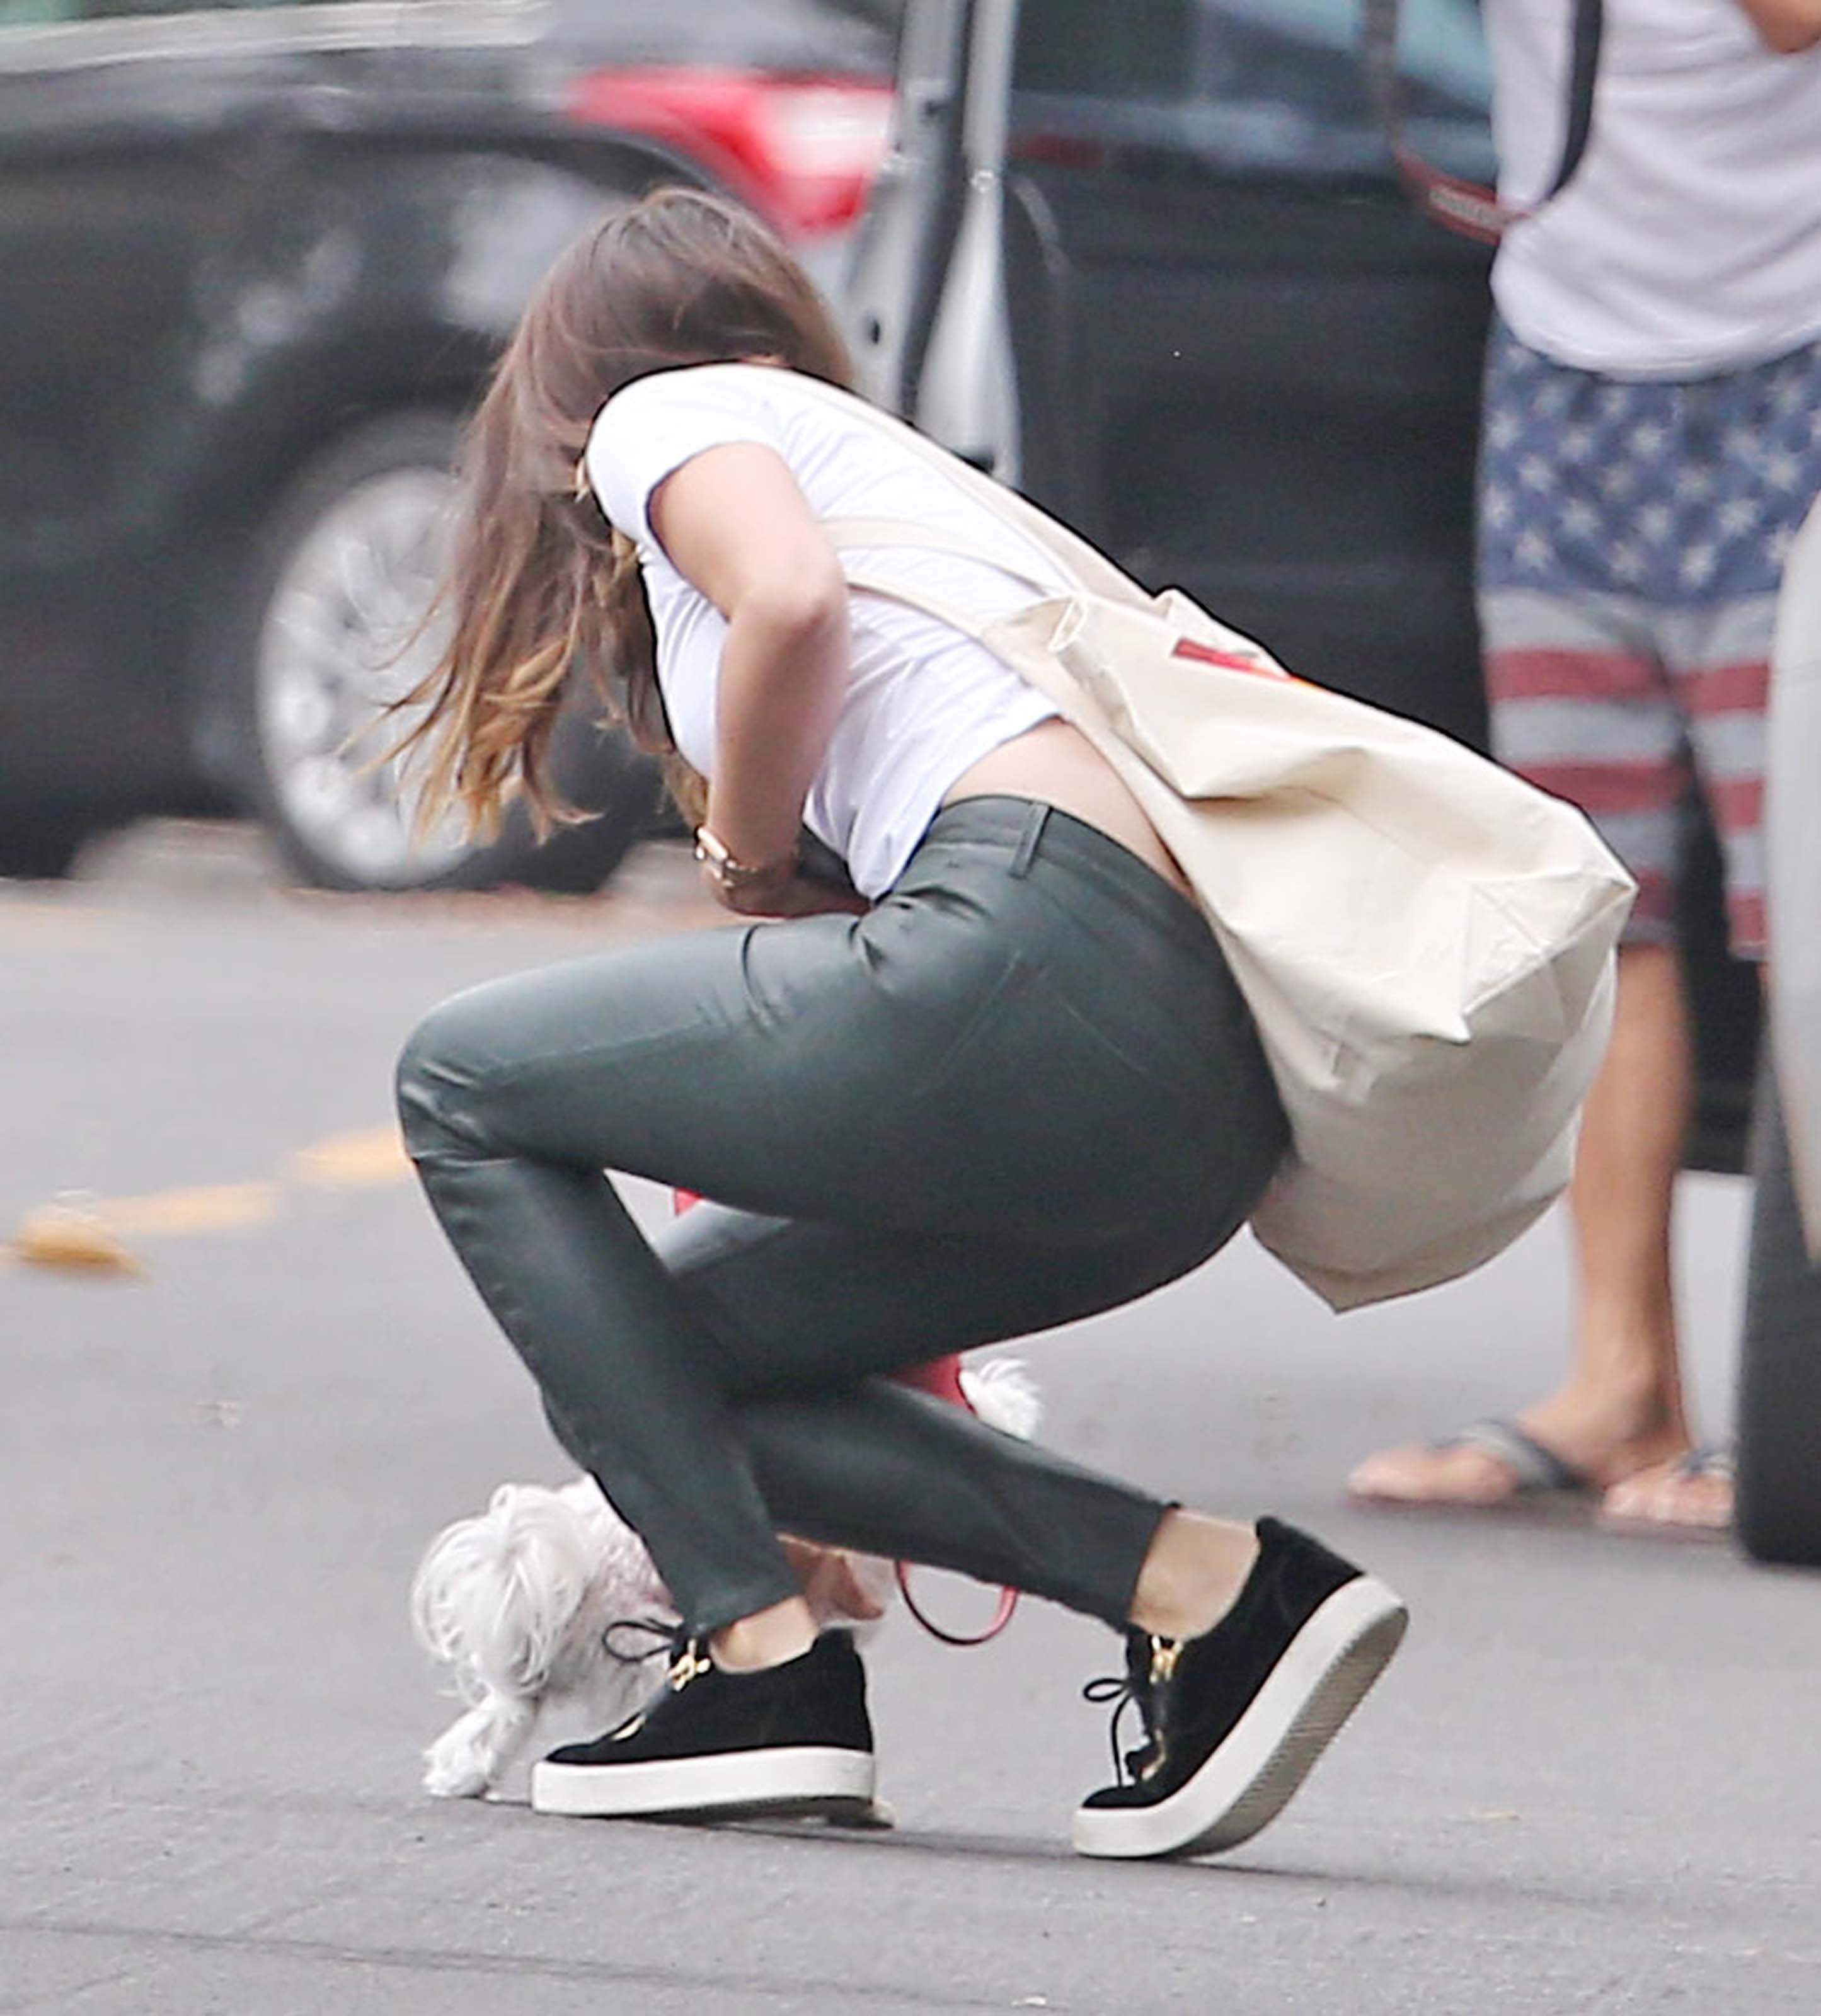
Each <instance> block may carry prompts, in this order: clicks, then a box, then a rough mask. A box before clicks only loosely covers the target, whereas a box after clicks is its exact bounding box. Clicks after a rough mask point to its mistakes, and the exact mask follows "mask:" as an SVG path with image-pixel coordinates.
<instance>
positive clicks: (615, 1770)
mask: <svg viewBox="0 0 1821 2016" xmlns="http://www.w3.org/2000/svg"><path fill="white" fill-rule="evenodd" d="M873 1781H874V1766H873V1732H872V1723H871V1720H870V1719H868V1717H867V1712H866V1675H865V1672H864V1669H863V1668H862V1667H861V1665H860V1654H858V1653H857V1652H856V1651H855V1650H854V1648H853V1639H852V1638H851V1637H850V1636H849V1635H848V1633H846V1632H845V1631H824V1633H822V1635H821V1636H820V1637H819V1638H818V1639H817V1640H816V1642H815V1643H814V1644H813V1646H811V1647H810V1650H809V1651H806V1652H805V1653H803V1654H802V1655H801V1656H800V1657H799V1658H795V1659H791V1660H787V1661H785V1663H784V1665H781V1666H767V1667H765V1668H763V1669H761V1670H759V1671H758V1672H725V1671H723V1669H721V1668H720V1667H719V1666H717V1665H716V1664H715V1663H714V1661H713V1660H712V1659H711V1658H709V1652H708V1647H707V1644H706V1643H705V1641H704V1640H701V1639H699V1638H685V1639H683V1640H680V1643H679V1646H678V1649H677V1654H676V1658H675V1660H674V1661H673V1663H672V1665H671V1668H670V1671H669V1674H668V1675H667V1676H666V1677H665V1682H664V1684H663V1686H662V1687H661V1688H660V1689H659V1690H658V1692H657V1694H655V1695H654V1696H653V1697H652V1698H651V1700H650V1701H647V1703H646V1705H644V1708H641V1709H640V1711H639V1712H638V1713H637V1714H636V1715H633V1716H632V1717H631V1718H630V1719H629V1720H628V1721H626V1722H623V1723H621V1724H620V1726H619V1727H618V1729H614V1730H609V1731H608V1733H607V1734H606V1735H605V1736H602V1737H597V1739H596V1740H595V1741H593V1742H592V1743H572V1744H568V1745H567V1746H566V1747H565V1748H563V1749H561V1750H554V1751H551V1752H550V1755H549V1756H548V1757H546V1759H544V1760H543V1762H542V1763H540V1764H537V1765H534V1766H532V1774H531V1802H532V1805H533V1806H534V1807H535V1808H536V1809H537V1810H538V1812H539V1813H576V1814H586V1815H589V1816H592V1817H595V1818H599V1819H608V1818H612V1817H616V1816H618V1817H622V1818H631V1817H633V1816H638V1815H647V1816H656V1815H659V1814H665V1815H669V1816H677V1815H683V1814H696V1815H710V1814H722V1815H731V1814H736V1813H828V1814H847V1813H853V1814H860V1813H865V1812H867V1811H868V1810H870V1809H871V1805H872V1797H873Z"/></svg>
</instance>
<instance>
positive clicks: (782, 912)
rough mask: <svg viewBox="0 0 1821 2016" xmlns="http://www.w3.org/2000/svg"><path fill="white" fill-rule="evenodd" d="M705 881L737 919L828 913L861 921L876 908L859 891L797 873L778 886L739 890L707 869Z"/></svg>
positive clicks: (749, 886) (765, 884) (769, 884)
mask: <svg viewBox="0 0 1821 2016" xmlns="http://www.w3.org/2000/svg"><path fill="white" fill-rule="evenodd" d="M702 880H704V881H705V882H706V883H707V884H708V886H709V891H710V892H711V893H712V895H713V896H714V898H715V901H716V902H717V903H719V905H721V907H722V909H724V910H731V911H732V912H733V913H734V916H737V917H816V916H822V915H824V913H828V912H838V913H844V914H846V915H847V916H856V917H857V916H863V915H864V913H866V912H867V911H868V910H870V909H871V908H872V905H871V904H870V903H869V902H867V899H866V898H865V897H864V896H863V895H860V892H859V891H857V890H855V889H843V888H841V887H838V885H837V884H835V883H832V882H822V881H818V880H817V879H816V878H815V877H813V876H809V875H802V874H799V873H797V872H796V871H795V869H792V870H791V871H790V873H788V874H784V875H781V876H780V877H778V879H777V881H775V882H771V881H765V882H758V883H752V882H749V883H748V884H745V886H744V887H737V888H736V887H729V886H728V885H727V884H726V883H724V882H721V881H719V880H716V877H715V876H714V875H713V874H712V873H710V872H709V870H707V869H704V871H703V874H702Z"/></svg>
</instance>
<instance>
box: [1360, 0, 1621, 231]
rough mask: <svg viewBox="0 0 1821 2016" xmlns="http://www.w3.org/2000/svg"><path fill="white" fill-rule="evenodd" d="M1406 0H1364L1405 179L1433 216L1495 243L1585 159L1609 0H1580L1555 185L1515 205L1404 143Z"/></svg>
mask: <svg viewBox="0 0 1821 2016" xmlns="http://www.w3.org/2000/svg"><path fill="white" fill-rule="evenodd" d="M1398 7H1399V0H1361V19H1360V55H1361V61H1362V63H1364V65H1365V76H1366V88H1367V90H1368V93H1369V94H1370V95H1371V98H1372V106H1373V110H1375V111H1376V113H1377V114H1378V117H1379V125H1380V126H1381V127H1382V128H1383V129H1384V134H1385V139H1386V142H1388V143H1389V145H1390V149H1391V157H1392V159H1393V160H1394V161H1395V162H1396V163H1397V172H1398V174H1399V175H1401V177H1402V178H1403V180H1404V186H1405V189H1406V190H1407V191H1408V193H1409V195H1410V197H1411V200H1412V202H1414V203H1415V205H1416V207H1418V209H1419V210H1420V211H1422V212H1423V214H1424V215H1425V216H1426V217H1430V218H1433V219H1434V221H1436V222H1437V224H1441V225H1445V226H1446V227H1447V228H1448V229H1449V230H1450V231H1455V232H1459V233H1460V234H1461V235H1462V236H1463V237H1467V238H1474V239H1479V240H1480V243H1483V244H1488V245H1495V244H1496V243H1498V239H1500V237H1501V236H1502V235H1503V233H1504V232H1505V227H1506V226H1507V225H1510V224H1513V223H1514V222H1516V221H1517V220H1518V219H1519V218H1525V217H1534V215H1535V214H1536V213H1537V211H1538V210H1540V209H1541V208H1542V205H1543V204H1544V203H1547V202H1549V200H1550V199H1551V198H1552V197H1553V196H1560V194H1561V193H1562V192H1563V189H1566V188H1567V186H1568V184H1569V183H1570V181H1572V180H1573V178H1574V172H1575V171H1576V170H1577V169H1578V167H1580V165H1581V157H1582V156H1583V155H1584V154H1585V153H1586V152H1587V143H1588V139H1590V138H1591V136H1592V131H1593V93H1594V85H1595V82H1596V79H1597V78H1598V76H1599V49H1600V43H1601V41H1602V39H1603V36H1604V34H1605V29H1606V7H1605V0H1574V20H1573V23H1572V27H1571V30H1570V43H1569V63H1568V83H1567V122H1566V124H1565V125H1564V128H1563V136H1562V158H1561V160H1560V164H1559V165H1558V166H1557V167H1556V173H1555V176H1554V178H1553V179H1552V181H1551V182H1550V184H1549V188H1548V189H1547V190H1546V191H1545V193H1544V194H1543V195H1542V196H1541V197H1540V198H1539V199H1538V201H1537V202H1536V203H1531V204H1529V205H1527V206H1526V207H1524V208H1522V209H1514V208H1513V207H1511V206H1509V205H1508V204H1505V203H1501V202H1500V201H1499V200H1498V192H1497V191H1496V190H1494V189H1488V188H1487V187H1486V185H1484V183H1482V182H1468V181H1466V179H1465V178H1463V177H1462V176H1459V175H1448V174H1445V173H1444V171H1442V170H1441V169H1440V168H1437V167H1432V166H1431V165H1430V164H1429V163H1428V162H1427V161H1426V160H1423V158H1422V157H1421V156H1420V155H1419V154H1415V153H1412V151H1411V150H1410V149H1409V148H1408V147H1407V146H1405V144H1404V113H1403V81H1402V78H1401V76H1400V74H1399V72H1398V68H1397V15H1398Z"/></svg>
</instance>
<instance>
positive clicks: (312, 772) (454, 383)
mask: <svg viewBox="0 0 1821 2016" xmlns="http://www.w3.org/2000/svg"><path fill="white" fill-rule="evenodd" d="M897 11H898V9H897V5H896V0H738V4H727V0H300V4H288V5H243V4H236V0H215V4H210V0H0V329H3V330H4V332H5V340H4V342H3V343H0V873H8V872H12V873H25V872H38V873H52V872H55V871H56V870H57V869H59V868H60V867H61V866H63V864H64V863H65V862H67V859H68V857H69V855H70V853H71V851H72V850H73V849H74V847H75V845H76V844H77V843H78V841H80V840H81V838H82V837H83V836H84V835H85V833H88V831H90V830H92V829H93V828H94V827H95V826H97V825H99V824H103V823H107V822H109V821H110V820H113V819H119V818H121V817H124V816H126V815H130V814H132V813H134V812H139V811H142V810H147V809H154V808H171V809H181V808H254V809H255V810H256V811H258V812H259V813H260V814H261V815H262V816H263V817H265V819H267V820H268V821H269V823H270V825H271V826H272V830H273V831H274V832H275V833H276V834H277V836H278V837H279V839H280V841H282V843H283V845H284V847H285V848H286V850H287V852H288V854H289V855H290V858H291V859H292V861H293V862H294V864H295V865H296V866H297V868H298V869H300V870H301V872H302V873H304V874H305V875H306V876H308V877H311V878H312V879H314V880H317V881H319V882H322V883H324V884H330V885H336V886H342V887H396V886H413V885H417V886H421V885H424V884H435V883H445V884H449V883H478V882H484V881H489V880H498V879H500V878H502V877H528V878H531V879H533V880H539V881H540V882H543V883H544V884H546V885H553V886H562V887H593V885H594V884H595V883H596V882H597V881H598V880H600V877H601V876H602V874H604V873H605V872H606V871H607V870H608V869H609V868H610V867H611V866H612V865H613V863H614V862H615V861H616V860H617V859H618V857H619V855H620V854H621V853H622V851H623V850H624V848H626V845H627V844H628V842H629V840H630V838H631V837H633V835H634V834H635V833H636V831H637V830H639V829H640V826H641V824H642V823H643V822H644V819H646V818H647V815H648V813H649V811H650V808H651V802H652V799H653V790H652V784H651V776H650V774H649V772H648V769H647V767H646V766H645V765H643V764H642V763H640V762H639V761H636V759H634V758H632V757H631V755H630V754H629V752H628V751H627V750H626V748H625V747H624V746H623V745H622V743H620V742H619V741H618V740H616V739H615V738H612V737H605V736H601V735H600V733H598V732H597V730H596V729H594V728H593V726H592V725H591V724H590V722H588V721H587V720H586V718H582V717H580V716H578V718H576V720H575V721H574V722H572V723H571V724H569V725H568V730H567V732H566V734H565V737H564V741H563V743H562V745H561V750H560V753H559V769H560V772H561V774H562V776H563V777H564V781H565V782H566V783H567V784H568V787H569V788H570V789H571V790H572V793H573V794H575V795H576V796H577V797H579V800H580V801H582V803H584V804H586V805H590V806H593V807H595V808H599V809H600V810H601V812H602V814H603V815H602V816H601V817H600V818H599V819H596V820H594V821H593V822H592V823H590V824H588V825H586V826H582V827H579V828H576V829H574V830H571V831H568V832H566V833H563V834H562V835H561V836H559V837H557V839H556V840H555V841H554V842H552V843H551V844H550V845H549V846H548V847H547V848H544V849H542V850H537V849H535V848H533V845H532V837H531V835H530V833H529V832H528V830H526V829H525V827H524V826H522V825H515V826H510V827H509V829H508V830H507V833H505V834H504V835H503V837H501V839H500V840H499V842H498V843H497V844H492V845H490V846H489V847H486V848H481V849H478V850H476V849H472V848H466V847H464V846H463V845H462V844H460V843H459V842H457V841H454V840H453V839H449V838H443V839H439V840H438V841H435V842H433V843H432V844H431V845H430V846H429V847H428V848H427V849H423V850H419V851H412V850H411V849H410V848H409V847H408V846H407V844H406V842H407V837H408V826H409V819H408V818H407V817H406V815H405V814H403V813H402V812H401V809H400V806H399V802H398V793H397V791H396V790H395V783H394V779H392V778H391V776H390V775H389V774H388V772H385V771H384V770H383V769H382V770H380V771H377V772H376V771H373V770H372V769H370V768H367V767H366V766H365V765H366V758H367V756H368V755H370V753H371V749H370V746H369V747H366V748H357V749H355V750H352V751H350V750H349V749H348V748H347V747H346V746H345V743H346V738H347V737H348V734H349V733H350V731H351V730H353V729H355V728H357V727H358V726H359V725H360V724H361V723H362V722H363V721H365V720H366V719H367V718H369V717H370V711H371V707H372V704H373V698H374V696H375V695H376V693H384V692H387V691H396V690H398V689H399V686H400V684H401V682H402V681H403V680H404V679H406V677H407V676H408V675H409V671H410V670H411V668H412V667H413V665H414V664H420V663H421V661H422V653H421V650H420V651H419V652H418V653H415V654H412V653H407V654H406V657H405V658H404V659H403V660H402V661H396V662H395V661H394V658H395V653H396V650H397V648H398V644H399V643H400V641H401V640H402V639H403V638H404V637H405V636H406V635H407V634H408V633H409V630H410V628H411V627H412V625H413V621H414V618H415V617H416V614H417V613H418V611H419V610H420V609H421V607H422V606H423V603H424V599H425V596H426V592H427V587H428V584H429V581H430V580H431V575H432V573H433V571H434V567H435V546H436V531H437V526H438V517H439V513H440V510H441V507H442V502H443V499H444V497H445V494H446V486H447V475H446V469H447V463H448V458H449V451H450V447H451V443H452V440H453V433H454V429H455V427H456V419H457V417H458V416H459V415H460V413H461V412H462V411H463V409H464V408H465V407H467V405H469V404H470V403H471V401H472V399H473V398H474V394H475V392H476V390H477V387H478V383H479V382H480V380H481V377H482V375H483V373H485V369H487V367H488V365H489V363H490V362H491V361H492V358H493V357H494V356H495V355H496V353H497V351H498V348H499V344H500V343H501V341H502V339H503V337H504V336H505V335H506V334H507V333H508V332H509V330H510V328H511V326H512V324H513V322H514V320H515V319H516V316H517V312H518V310H519V308H520V307H521V304H522V303H523V301H524V300H525V297H526V295H527V293H528V291H529V290H530V289H531V287H532V285H533V283H534V282H535V280H536V279H537V277H538V276H539V274H540V272H542V271H543V268H544V267H545V266H546V265H547V263H548V262H549V261H550V258H551V257H552V256H553V255H554V253H555V252H556V251H557V250H558V249H559V247H561V245H562V244H563V243H565V242H566V241H567V240H568V239H569V238H571V237H572V236H573V235H574V234H575V232H577V231H578V230H579V229H581V228H582V227H583V225H585V224H586V222H587V221H590V219H591V218H594V217H596V216H597V215H599V214H601V213H602V212H603V211H604V209H605V208H607V207H608V206H611V204H613V203H616V202H619V201H622V200H626V199H627V198H629V197H630V196H633V195H635V194H636V193H638V192H640V190H642V189H644V188H646V187H647V186H649V185H651V184H653V183H654V182H690V183H693V184H697V185H705V186H709V187H712V188H716V189H720V190H722V191H723V192H726V193H730V194H732V195H734V196H738V197H740V198H741V199H743V200H745V201H747V202H748V203H751V204H752V206H753V207H755V208H756V209H758V210H759V211H761V212H762V213H763V214H765V215H766V216H767V217H769V218H770V219H772V220H773V221H774V222H775V223H777V225H780V226H781V228H782V229H784V230H786V231H787V232H789V233H791V234H792V236H794V237H795V239H797V240H798V242H799V243H802V245H803V246H804V247H806V250H807V251H808V252H809V254H810V258H811V261H812V263H814V262H815V261H816V259H817V257H824V259H826V257H827V254H826V250H825V248H826V247H828V245H829V244H830V243H832V242H833V239H834V238H835V236H838V234H839V233H840V232H842V230H843V229H845V227H846V225H847V224H848V222H849V220H850V219H851V218H852V217H853V214H855V212H856V210H857V208H858V207H859V204H860V200H861V199H862V196H863V194H864V189H865V186H866V184H867V178H868V177H869V175H870V173H871V170H872V168H873V167H874V164H875V163H876V160H877V159H878V153H879V152H880V149H881V148H882V144H883V140H884V136H885V124H886V118H887V111H888V106H889V70H890V67H891V61H892V49H893V34H894V24H895V19H896V13H897Z"/></svg>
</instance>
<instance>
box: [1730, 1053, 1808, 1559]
mask: <svg viewBox="0 0 1821 2016" xmlns="http://www.w3.org/2000/svg"><path fill="white" fill-rule="evenodd" d="M1752 1150H1753V1153H1752V1168H1751V1173H1752V1177H1753V1179H1754V1187H1753V1194H1752V1209H1751V1258H1750V1260H1749V1262H1748V1263H1747V1285H1746V1295H1745V1326H1744V1335H1743V1338H1742V1339H1741V1341H1740V1351H1739V1421H1738V1444H1739V1448H1738V1465H1739V1483H1738V1504H1737V1509H1736V1519H1735V1525H1736V1528H1737V1531H1738V1535H1739V1539H1740V1544H1741V1545H1742V1546H1743V1547H1744V1549H1745V1550H1746V1552H1747V1553H1749V1554H1751V1556H1752V1557H1754V1559H1755V1560H1758V1561H1783V1562H1789V1563H1792V1564H1801V1565H1804V1566H1808V1567H1821V1266H1816V1265H1814V1264H1812V1262H1810V1260H1809V1258H1808V1254H1807V1251H1806V1250H1805V1247H1804V1244H1803V1240H1802V1225H1801V1212H1800V1211H1799V1209H1798V1205H1797V1201H1796V1191H1795V1183H1794V1178H1793V1176H1792V1175H1791V1172H1790V1147H1789V1140H1788V1137H1787V1133H1786V1132H1785V1129H1784V1125H1783V1106H1782V1102H1781V1101H1780V1099H1779V1098H1778V1096H1777V1091H1776V1078H1775V1075H1774V1074H1773V1073H1772V1071H1771V1070H1770V1069H1769V1066H1768V1064H1767V1065H1766V1067H1765V1068H1764V1069H1763V1070H1762V1071H1761V1072H1760V1074H1759V1077H1758V1122H1757V1125H1756V1127H1755V1128H1754V1130H1753V1137H1752Z"/></svg>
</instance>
